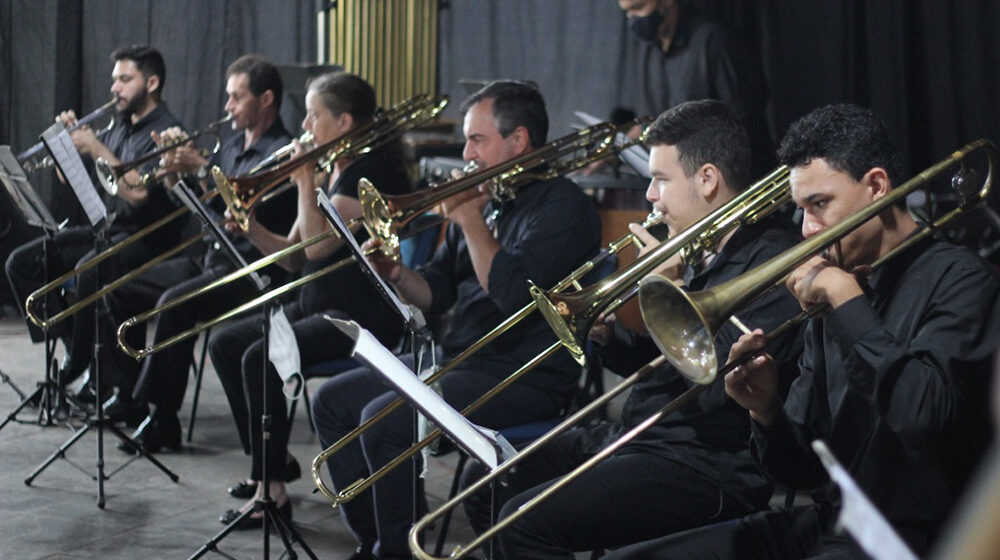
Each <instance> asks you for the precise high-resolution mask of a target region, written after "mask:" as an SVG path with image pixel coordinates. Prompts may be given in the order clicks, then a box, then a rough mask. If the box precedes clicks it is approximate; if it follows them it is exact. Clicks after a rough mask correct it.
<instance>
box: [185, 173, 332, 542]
mask: <svg viewBox="0 0 1000 560" xmlns="http://www.w3.org/2000/svg"><path fill="white" fill-rule="evenodd" d="M172 190H173V191H174V194H176V195H177V197H178V198H179V199H180V201H181V202H182V203H183V204H184V205H185V206H187V207H188V209H189V210H191V212H192V213H193V214H194V215H195V216H197V217H198V220H199V221H200V222H201V223H202V225H203V226H204V227H205V228H206V229H207V230H208V232H209V233H210V234H211V236H212V237H214V238H215V240H216V241H218V242H219V245H220V246H221V247H222V251H223V253H225V254H226V256H227V257H228V258H229V259H230V260H231V261H232V262H233V264H235V265H236V266H237V267H238V268H244V267H246V266H247V263H246V260H245V259H244V258H243V256H242V255H240V253H239V251H237V250H236V246H234V245H233V243H232V241H230V239H229V237H228V236H227V235H225V233H224V232H223V231H222V228H220V227H219V225H218V224H217V223H216V222H215V220H214V219H212V215H211V213H210V212H209V211H208V209H207V208H206V207H205V205H204V204H202V203H201V200H199V199H198V197H197V196H195V194H194V192H193V191H192V190H191V188H190V187H188V186H187V184H186V183H184V181H183V180H181V181H177V183H176V184H175V185H174V186H173V187H172ZM249 276H250V279H251V280H252V281H253V283H254V285H255V286H256V287H257V290H258V291H260V292H262V293H263V292H264V289H265V288H267V285H268V284H269V283H270V279H269V278H268V277H267V276H261V275H259V274H257V273H256V272H252V273H251V274H250V275H249ZM271 309H272V306H271V304H265V305H264V306H263V307H262V309H261V313H262V319H261V330H262V334H263V338H264V346H263V356H264V370H263V371H264V372H265V374H264V376H262V382H263V383H264V387H263V399H264V401H263V410H264V413H263V415H262V417H261V428H262V434H263V437H262V442H263V448H262V450H261V453H262V454H264V456H265V457H266V456H267V442H268V440H269V439H270V432H271V416H270V415H269V414H268V413H267V373H266V372H267V371H268V365H269V364H268V361H269V356H268V348H269V337H270V331H271V328H270V323H271ZM269 483H270V478H269V477H268V472H267V461H264V465H263V469H262V472H261V481H260V484H262V485H263V488H264V496H263V497H262V498H260V499H259V500H257V501H256V502H254V507H252V508H250V509H248V510H247V511H245V512H243V513H242V514H240V515H239V516H238V517H237V518H236V519H234V520H233V521H231V522H230V523H229V525H226V527H225V528H223V529H222V530H221V531H219V532H218V533H216V534H215V535H214V536H213V537H212V538H211V539H209V540H208V542H206V543H205V544H204V545H202V547H201V548H199V549H198V550H197V551H195V553H194V554H192V555H191V557H190V558H191V559H194V558H200V557H201V556H203V555H204V554H205V553H206V552H209V551H211V552H215V553H218V554H223V553H222V552H221V551H219V550H218V548H217V545H218V544H219V543H220V542H222V540H223V539H225V538H226V536H227V535H228V534H229V533H231V532H232V531H233V530H234V529H235V528H236V527H237V526H238V525H239V524H240V522H241V521H242V520H243V518H245V517H247V516H248V515H252V514H254V513H256V512H258V511H260V512H263V516H264V519H263V521H262V525H263V527H264V558H265V559H266V558H268V555H269V553H270V527H271V524H273V525H274V530H275V532H277V533H278V536H280V537H281V542H282V544H283V545H284V547H285V552H286V553H287V554H288V555H289V557H291V558H294V557H295V551H294V550H293V549H292V543H293V542H297V543H299V545H300V546H302V550H303V551H305V553H306V554H308V555H309V557H310V558H313V559H315V558H316V555H315V554H313V551H312V549H310V548H309V545H308V544H306V542H305V540H304V539H303V538H302V535H300V534H299V532H298V531H296V530H295V527H294V526H292V524H291V523H288V522H286V521H285V520H284V519H283V518H282V517H281V516H280V515H279V514H278V508H277V506H276V505H275V503H274V500H272V499H271V494H270V488H269Z"/></svg>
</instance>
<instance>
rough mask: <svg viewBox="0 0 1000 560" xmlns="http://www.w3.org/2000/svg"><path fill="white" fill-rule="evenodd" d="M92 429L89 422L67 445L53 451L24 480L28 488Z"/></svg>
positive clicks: (67, 441) (71, 437) (64, 444)
mask: <svg viewBox="0 0 1000 560" xmlns="http://www.w3.org/2000/svg"><path fill="white" fill-rule="evenodd" d="M90 427H91V424H90V423H89V422H88V423H87V424H84V425H83V427H81V428H80V429H79V430H77V431H76V432H75V433H74V434H73V435H72V436H70V438H69V439H68V440H66V442H65V443H63V444H62V445H60V446H59V447H58V448H57V449H56V450H55V451H53V452H52V455H49V458H48V459H46V460H45V462H44V463H42V464H41V465H38V467H37V468H35V470H34V471H32V472H31V474H29V475H28V478H26V479H24V483H25V484H26V485H28V486H31V481H33V480H35V477H36V476H38V475H39V474H41V473H42V471H44V470H45V469H46V468H48V466H49V465H51V464H52V463H53V461H55V460H56V459H58V458H60V457H64V456H65V455H66V450H67V449H69V448H70V447H72V446H73V444H74V443H76V442H77V440H79V439H80V438H81V437H83V434H85V433H87V431H88V430H90Z"/></svg>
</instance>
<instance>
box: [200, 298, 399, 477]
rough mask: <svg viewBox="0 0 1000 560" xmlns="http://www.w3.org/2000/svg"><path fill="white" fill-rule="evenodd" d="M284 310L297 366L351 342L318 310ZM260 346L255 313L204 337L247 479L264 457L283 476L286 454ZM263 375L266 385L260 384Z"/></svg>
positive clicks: (275, 391) (282, 415)
mask: <svg viewBox="0 0 1000 560" xmlns="http://www.w3.org/2000/svg"><path fill="white" fill-rule="evenodd" d="M284 310H285V315H286V316H287V317H288V320H289V322H290V323H291V324H292V330H293V331H294V332H295V339H296V341H297V342H298V345H299V354H300V357H301V361H302V367H303V368H305V367H307V366H310V365H313V364H318V363H322V362H326V361H330V360H335V359H338V358H346V357H348V356H350V352H351V348H352V347H353V342H352V341H351V340H350V339H349V338H348V337H347V335H345V334H344V333H343V332H341V331H340V330H339V329H337V328H336V327H335V326H333V324H332V323H330V322H329V321H327V320H326V319H324V318H323V314H324V313H323V312H318V313H305V312H303V310H302V309H301V307H300V306H299V305H298V304H297V303H293V304H291V305H286V306H285V307H284ZM328 313H329V314H331V315H336V314H337V313H336V312H334V311H330V312H328ZM396 332H397V333H398V330H397V331H396ZM263 350H264V343H263V338H262V331H261V318H260V314H259V313H257V314H255V315H252V316H248V317H246V318H244V319H241V320H238V321H236V322H234V323H232V324H230V325H227V326H225V327H222V328H220V329H218V331H217V332H214V333H213V334H212V337H211V339H210V340H209V353H210V354H211V356H212V363H213V364H214V365H215V370H216V371H217V372H218V374H219V380H220V381H221V382H222V388H223V390H224V391H225V393H226V398H227V399H228V400H229V406H230V408H231V409H232V413H233V420H235V421H236V429H237V431H238V432H239V436H240V441H241V443H242V444H243V449H244V451H246V452H247V453H249V454H250V455H251V456H252V458H253V463H252V467H251V471H250V478H251V479H252V480H260V479H261V477H262V472H263V471H262V467H263V465H264V462H265V461H266V462H267V469H268V476H269V477H271V478H272V479H274V480H283V479H284V472H285V463H286V461H285V460H286V457H287V455H288V431H289V423H288V410H287V405H286V404H285V395H284V393H283V392H282V390H281V388H282V383H281V378H279V377H278V373H277V371H275V369H274V366H273V365H271V364H270V363H268V365H267V368H266V369H265V368H264V364H263V356H264V352H263ZM265 378H266V380H267V386H266V389H265V388H264V384H263V383H262V381H263V380H264V379H265ZM264 390H266V391H267V412H268V413H269V414H270V415H271V420H272V422H271V439H270V441H269V442H268V448H267V457H264V454H263V453H262V446H261V423H260V422H261V420H260V419H261V414H262V413H263V412H264V407H263V400H264Z"/></svg>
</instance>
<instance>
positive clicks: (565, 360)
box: [313, 81, 600, 559]
mask: <svg viewBox="0 0 1000 560" xmlns="http://www.w3.org/2000/svg"><path fill="white" fill-rule="evenodd" d="M463 110H464V112H465V120H464V134H465V138H466V143H465V151H464V154H463V156H464V158H465V160H466V161H469V162H475V163H476V164H477V167H478V168H479V169H480V170H486V169H488V168H490V167H492V166H495V165H498V164H501V163H503V162H505V161H508V160H510V159H513V158H515V157H517V156H520V155H523V154H528V153H530V152H531V151H532V150H533V149H535V148H539V147H541V146H542V145H544V144H545V141H546V140H545V137H546V134H547V131H548V116H547V114H546V110H545V102H544V100H543V99H542V96H541V94H540V93H539V91H538V89H537V87H536V86H534V85H533V84H527V83H523V82H509V81H501V82H493V83H491V84H489V85H487V86H486V87H484V88H483V89H481V90H479V91H478V92H477V93H474V94H473V95H472V96H471V97H470V98H469V99H467V100H466V101H465V103H464V104H463ZM444 213H445V215H446V216H447V217H448V219H450V220H451V225H450V226H449V228H448V232H447V234H446V238H445V241H444V244H443V245H442V246H441V247H440V248H439V249H438V251H437V252H436V253H435V255H434V257H433V259H432V260H431V262H430V263H429V264H427V265H426V266H425V267H422V268H420V269H418V270H411V269H408V268H406V267H403V266H402V265H400V264H398V263H396V262H394V261H390V260H388V259H386V258H384V257H381V256H379V255H377V254H376V256H374V257H372V258H371V262H372V264H373V265H374V266H375V267H376V268H377V269H378V271H379V273H380V274H381V275H382V276H383V277H384V278H385V279H386V280H388V281H389V282H390V283H392V284H393V285H394V286H395V288H396V289H397V291H398V292H399V293H400V295H401V296H402V297H403V298H405V299H406V300H407V301H409V302H410V303H412V304H414V305H416V306H417V307H418V308H420V309H421V310H423V311H424V312H430V313H442V312H444V311H447V310H448V309H449V308H452V307H453V308H454V313H453V316H452V318H451V322H450V324H449V326H448V330H447V332H446V333H445V335H444V337H443V338H442V339H441V346H442V347H443V348H444V354H445V356H446V357H448V356H452V355H454V354H455V353H457V352H458V351H460V350H462V349H464V348H466V347H468V346H469V345H470V344H471V343H472V342H473V341H475V340H477V339H479V338H480V337H481V336H482V335H483V334H485V333H486V332H488V331H490V330H491V329H492V328H493V327H494V326H496V325H497V324H499V323H500V322H501V321H503V320H504V319H505V318H506V317H508V316H509V315H511V314H513V313H514V312H515V311H517V310H518V309H519V308H520V307H521V306H523V305H524V304H525V303H527V302H528V301H530V296H529V293H528V284H527V281H528V280H529V279H530V280H533V281H535V282H536V283H538V284H540V285H552V284H554V283H555V282H557V281H558V280H560V279H561V278H563V277H564V276H565V275H566V274H568V273H569V272H571V271H572V270H573V269H574V267H576V266H578V265H579V264H580V263H582V262H584V261H585V260H586V258H587V257H589V256H591V255H592V254H594V253H595V252H596V251H597V247H598V243H599V241H600V235H599V233H600V225H599V221H598V218H597V213H596V211H595V209H594V207H593V204H592V203H591V201H590V200H589V199H588V198H587V197H586V196H585V195H584V194H583V193H582V192H581V191H580V190H579V188H578V187H577V186H576V185H574V184H573V183H572V182H571V181H568V180H566V179H564V178H555V179H551V180H546V181H533V182H531V183H528V184H527V185H526V186H524V187H521V188H519V189H518V191H517V194H516V197H514V199H513V200H510V201H504V202H499V201H493V202H490V197H489V195H488V194H487V193H483V192H480V191H479V190H478V189H476V188H472V189H469V190H467V191H464V192H461V193H458V194H456V195H454V196H453V197H452V198H449V199H448V200H446V201H445V202H444ZM368 245H373V244H372V243H369V244H368ZM553 339H554V337H553V335H552V333H551V332H550V331H549V330H548V327H547V326H546V325H545V323H544V321H542V319H541V317H540V316H538V315H535V316H534V317H533V318H529V319H527V320H525V321H523V322H522V323H520V324H519V325H518V326H517V328H516V330H511V331H508V332H506V333H504V334H503V335H501V338H500V339H498V340H497V341H495V342H493V343H492V344H489V345H487V346H485V347H484V348H483V349H482V350H481V351H480V352H478V353H476V355H475V356H473V357H472V358H470V359H469V360H468V361H467V362H466V363H465V364H463V365H462V366H461V367H459V368H456V369H455V370H453V371H451V372H450V373H449V374H447V375H445V376H444V377H442V378H441V379H440V380H439V381H440V384H439V385H438V386H439V388H440V391H441V393H442V394H443V396H444V398H445V399H446V400H447V401H448V402H449V403H450V404H451V405H452V406H454V407H456V408H459V409H461V408H464V407H465V406H466V405H468V404H469V403H471V402H472V401H474V400H475V399H477V398H478V397H480V396H481V395H483V394H484V393H486V392H487V391H488V390H489V389H491V388H492V387H493V386H495V385H496V384H497V383H498V382H499V381H500V380H502V379H503V378H504V377H506V376H507V375H508V374H510V373H511V372H513V371H515V370H516V369H518V368H519V367H520V366H521V365H523V364H524V363H526V362H527V361H528V360H529V359H531V358H532V357H533V356H535V355H536V354H538V353H539V351H540V350H542V349H543V348H545V346H547V345H550V344H551V343H552V341H553ZM579 372H580V370H579V367H578V366H577V365H576V364H575V363H574V362H573V360H572V359H571V358H570V356H569V355H567V354H562V353H560V354H559V355H556V356H553V357H552V358H550V359H549V360H547V361H545V362H544V363H543V364H542V365H541V367H539V368H538V369H537V370H535V371H532V372H531V373H530V374H528V375H526V376H525V377H524V378H523V379H522V380H519V381H518V382H515V383H514V384H512V385H511V386H510V387H508V388H506V389H505V390H504V391H502V392H500V393H499V394H498V396H497V397H496V398H494V399H492V400H490V401H489V402H488V403H487V404H486V405H485V406H484V407H483V408H481V409H479V410H478V411H476V412H475V413H473V414H472V416H471V419H472V421H473V422H476V423H478V424H481V425H484V426H487V427H490V428H503V427H505V426H512V425H518V424H523V423H527V422H532V421H536V420H542V419H547V418H552V417H554V416H556V415H557V414H558V413H559V411H560V410H561V409H562V408H564V407H565V406H566V405H567V404H568V400H569V396H570V394H571V393H572V392H573V388H574V386H575V384H576V380H577V379H578V377H579ZM395 398H396V395H395V393H393V392H388V391H386V386H385V385H384V384H382V382H381V381H379V379H378V378H377V376H375V375H374V374H373V373H372V372H371V371H368V370H367V369H364V368H362V369H361V370H357V371H354V372H348V373H345V374H341V375H339V376H337V377H335V378H333V379H331V380H330V381H328V382H327V383H326V384H324V385H323V387H322V388H320V390H319V391H318V392H317V393H316V395H315V397H314V399H313V413H314V416H315V421H316V432H317V434H318V435H319V437H320V443H321V444H322V445H323V446H324V447H326V446H328V445H330V444H331V443H333V442H335V441H337V440H339V439H340V438H341V437H343V436H344V435H345V434H347V433H348V432H350V431H351V429H352V428H354V427H356V426H358V425H359V424H360V423H362V422H363V421H365V420H367V419H368V418H370V417H371V416H372V415H373V414H375V413H377V412H378V411H380V410H381V409H383V408H384V407H385V406H386V405H387V404H388V403H389V402H390V401H392V400H393V399H395ZM412 437H413V422H412V412H411V411H410V410H404V409H401V410H396V411H394V412H393V413H392V414H390V415H389V416H387V417H386V418H385V419H384V420H383V421H380V422H378V423H377V424H375V425H374V427H373V429H372V430H370V431H369V432H368V433H367V434H366V435H365V437H363V438H361V440H360V442H358V441H355V442H353V443H351V444H349V446H348V447H346V448H344V449H343V450H342V451H340V452H338V453H336V454H334V455H333V456H332V457H331V459H330V461H329V468H330V474H331V477H332V480H333V482H334V485H335V486H336V487H337V488H339V489H342V488H345V487H346V486H347V485H348V484H350V483H353V482H354V481H356V480H358V479H359V478H361V477H364V476H367V475H369V474H370V473H371V472H372V470H374V469H377V468H379V467H381V466H383V465H385V464H386V463H388V462H389V461H390V460H391V459H392V458H394V457H395V456H397V455H398V454H399V453H400V452H402V451H403V450H405V449H406V448H408V447H409V446H410V444H411V443H412ZM373 490H374V491H373V492H367V493H364V494H362V495H361V496H359V497H358V498H356V499H353V500H351V501H349V502H346V503H343V504H341V505H340V509H341V512H342V515H343V518H344V520H345V522H346V523H347V524H348V526H349V528H350V530H351V531H352V532H353V533H354V535H355V538H356V539H357V540H358V544H359V549H358V551H357V553H356V554H355V555H354V556H353V558H359V559H364V558H374V557H376V556H375V555H377V557H378V558H409V557H410V553H409V550H408V547H407V543H406V535H407V531H408V529H409V527H410V525H411V524H412V522H413V517H412V515H413V512H412V508H411V507H410V506H409V504H410V503H411V502H412V497H413V493H414V492H415V489H414V487H413V479H412V473H411V472H410V469H409V468H397V469H393V470H392V471H391V472H389V474H388V475H387V476H386V477H384V478H383V479H381V480H380V481H379V482H378V483H376V484H375V487H374V489H373ZM420 499H421V500H422V496H420Z"/></svg>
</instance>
